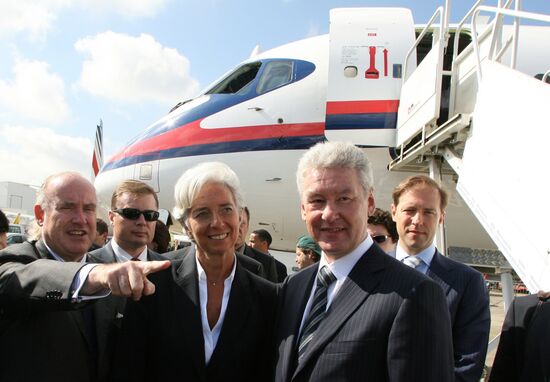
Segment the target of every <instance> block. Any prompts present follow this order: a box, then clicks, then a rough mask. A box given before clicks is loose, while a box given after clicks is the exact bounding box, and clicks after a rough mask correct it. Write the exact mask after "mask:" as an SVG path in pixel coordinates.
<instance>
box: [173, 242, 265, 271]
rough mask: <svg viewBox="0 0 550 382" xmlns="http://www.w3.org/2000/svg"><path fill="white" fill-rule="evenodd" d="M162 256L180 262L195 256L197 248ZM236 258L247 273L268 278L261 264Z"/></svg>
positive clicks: (237, 254)
mask: <svg viewBox="0 0 550 382" xmlns="http://www.w3.org/2000/svg"><path fill="white" fill-rule="evenodd" d="M162 255H163V256H164V257H165V258H167V259H168V260H179V259H182V258H183V257H184V256H187V255H191V256H195V246H194V245H189V246H187V247H185V248H181V249H177V250H175V251H172V252H166V253H163V254H162ZM235 256H237V261H238V262H239V263H241V265H242V266H243V267H244V268H245V269H246V270H247V271H249V272H252V273H254V274H255V275H256V276H260V277H261V278H264V279H265V278H266V277H265V271H264V267H263V266H262V264H261V263H260V262H258V261H256V260H254V259H252V258H250V257H248V256H245V255H241V254H240V253H236V254H235Z"/></svg>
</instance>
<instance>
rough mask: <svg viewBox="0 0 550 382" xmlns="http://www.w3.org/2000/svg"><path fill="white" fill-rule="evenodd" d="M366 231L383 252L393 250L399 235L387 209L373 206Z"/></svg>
mask: <svg viewBox="0 0 550 382" xmlns="http://www.w3.org/2000/svg"><path fill="white" fill-rule="evenodd" d="M367 232H368V233H369V235H370V236H371V237H372V240H374V242H375V243H376V244H378V246H379V247H380V248H382V250H383V251H384V252H386V253H390V252H392V251H394V250H395V245H396V244H397V240H398V239H399V235H398V234H397V228H396V227H395V222H394V221H393V219H392V216H391V214H390V213H389V212H388V211H384V210H381V209H380V208H375V209H374V212H373V213H372V215H371V216H369V220H368V224H367Z"/></svg>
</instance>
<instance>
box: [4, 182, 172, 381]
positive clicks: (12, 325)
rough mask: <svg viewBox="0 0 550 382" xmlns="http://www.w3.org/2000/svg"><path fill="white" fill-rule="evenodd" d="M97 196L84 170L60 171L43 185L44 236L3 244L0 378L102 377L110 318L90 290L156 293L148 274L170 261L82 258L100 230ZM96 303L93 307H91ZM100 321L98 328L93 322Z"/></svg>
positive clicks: (39, 204)
mask: <svg viewBox="0 0 550 382" xmlns="http://www.w3.org/2000/svg"><path fill="white" fill-rule="evenodd" d="M96 204H97V202H96V195H95V190H94V188H93V185H92V184H91V183H90V182H89V181H88V180H86V179H85V178H83V177H82V176H81V175H79V174H77V173H73V172H63V173H60V174H56V175H52V176H50V177H48V178H47V179H46V181H45V182H44V184H43V185H42V187H41V188H40V190H39V192H38V195H37V200H36V205H35V207H34V212H35V217H36V221H37V223H38V225H39V226H40V235H39V236H40V240H38V241H32V242H26V243H22V244H17V245H13V246H10V247H9V248H6V249H4V250H3V251H0V343H1V344H2V346H1V347H0V359H2V367H0V380H2V381H46V382H50V381H51V382H54V381H55V382H60V381H82V382H87V381H101V380H103V377H105V376H106V375H107V373H108V368H109V364H103V363H102V362H104V361H106V360H108V359H109V358H110V353H102V352H109V351H110V350H112V349H107V348H106V347H105V346H104V344H103V343H101V341H102V340H103V339H104V338H105V337H104V336H103V335H102V333H103V332H102V330H107V329H105V328H106V327H107V326H109V325H110V324H111V321H112V320H113V317H104V316H101V315H99V316H95V315H94V313H102V312H103V310H102V309H103V308H101V305H100V304H99V302H100V301H101V302H103V301H106V302H107V301H109V300H110V299H111V298H110V297H106V298H104V299H101V300H97V302H98V303H95V304H88V303H86V298H87V297H92V296H94V295H96V294H97V295H98V296H105V295H107V294H108V292H109V289H111V290H112V293H113V294H117V295H121V296H132V297H133V298H139V297H140V296H141V295H142V294H144V295H147V294H151V293H154V285H153V284H151V283H150V282H149V281H148V280H147V278H146V276H147V274H148V273H150V272H154V271H157V270H160V269H163V268H166V267H167V266H169V265H170V263H169V262H168V261H165V262H149V263H147V264H145V263H144V264H125V265H123V264H118V265H117V264H99V265H96V264H88V265H86V264H85V260H87V259H86V255H85V254H86V251H87V250H88V248H90V245H91V243H92V239H93V238H94V237H95V233H96ZM91 309H92V310H91ZM94 324H95V327H94Z"/></svg>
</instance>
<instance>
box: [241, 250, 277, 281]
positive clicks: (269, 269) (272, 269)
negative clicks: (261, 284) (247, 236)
mask: <svg viewBox="0 0 550 382" xmlns="http://www.w3.org/2000/svg"><path fill="white" fill-rule="evenodd" d="M243 254H244V255H245V256H248V257H250V258H252V259H254V260H256V261H258V262H259V263H261V264H262V266H263V267H264V271H265V274H266V277H265V278H266V279H267V280H269V281H271V282H272V283H276V282H278V277H277V265H276V264H275V259H274V258H273V257H272V256H269V255H266V254H265V253H262V252H260V251H258V250H256V249H254V248H252V247H251V246H249V245H248V244H244V250H243Z"/></svg>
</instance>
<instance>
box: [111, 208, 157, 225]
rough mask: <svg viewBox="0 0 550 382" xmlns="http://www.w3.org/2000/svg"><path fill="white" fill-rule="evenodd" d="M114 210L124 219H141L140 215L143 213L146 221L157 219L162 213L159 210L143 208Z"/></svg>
mask: <svg viewBox="0 0 550 382" xmlns="http://www.w3.org/2000/svg"><path fill="white" fill-rule="evenodd" d="M113 212H116V213H117V214H119V215H120V216H122V217H123V218H124V219H129V220H137V219H139V216H140V215H143V218H144V219H145V221H148V222H154V221H156V220H157V219H158V218H159V215H160V214H159V212H158V211H153V210H145V211H141V210H138V209H137V208H119V209H116V210H113Z"/></svg>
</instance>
